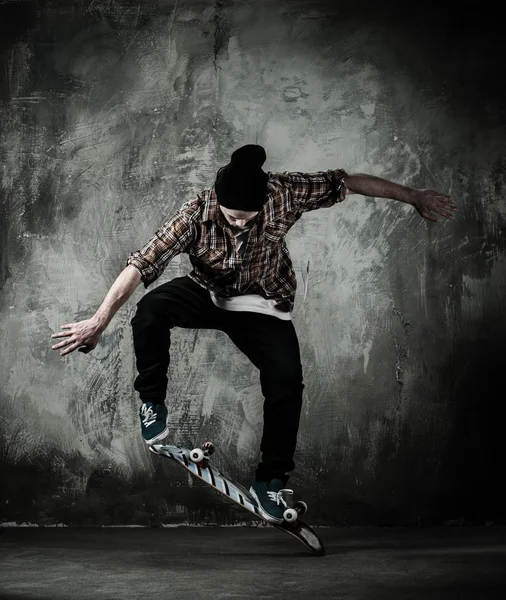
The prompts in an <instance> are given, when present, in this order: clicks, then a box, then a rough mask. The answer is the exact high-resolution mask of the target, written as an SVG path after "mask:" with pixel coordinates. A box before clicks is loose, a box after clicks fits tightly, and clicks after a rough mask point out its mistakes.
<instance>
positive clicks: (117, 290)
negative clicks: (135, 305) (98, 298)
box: [51, 265, 141, 356]
mask: <svg viewBox="0 0 506 600" xmlns="http://www.w3.org/2000/svg"><path fill="white" fill-rule="evenodd" d="M140 282H141V274H140V273H139V271H138V270H137V269H136V268H135V267H133V266H131V265H128V266H127V267H126V268H125V269H123V271H121V273H120V274H119V276H118V278H117V279H116V281H115V282H114V283H113V284H112V286H111V289H110V290H109V291H108V292H107V295H106V297H105V298H104V301H103V302H102V304H101V305H100V307H99V308H98V310H97V312H96V313H95V314H94V315H93V316H92V317H91V318H90V319H86V320H85V321H79V322H78V323H67V324H66V325H62V326H61V328H62V329H63V330H64V331H60V332H58V333H54V334H53V335H52V336H51V337H52V338H65V339H64V340H63V341H62V342H60V343H58V344H56V345H55V346H53V347H52V349H53V350H60V355H61V356H65V355H66V354H70V352H73V351H74V350H77V349H79V351H80V352H84V353H86V354H87V353H88V352H90V351H91V350H93V349H94V348H95V347H96V345H97V344H98V342H99V341H100V336H101V335H102V332H103V331H104V329H105V328H106V327H107V325H108V324H109V322H110V321H111V319H112V318H113V316H114V315H115V314H116V313H117V312H118V310H119V309H120V308H121V306H123V304H124V303H125V302H126V301H127V300H128V298H130V296H131V295H132V294H133V292H134V290H135V288H136V287H137V286H138V285H139V284H140Z"/></svg>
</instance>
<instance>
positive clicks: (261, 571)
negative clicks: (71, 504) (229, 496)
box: [0, 527, 506, 600]
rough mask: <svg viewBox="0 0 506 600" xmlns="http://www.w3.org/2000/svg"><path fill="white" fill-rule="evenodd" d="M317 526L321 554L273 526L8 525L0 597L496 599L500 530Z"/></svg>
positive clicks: (504, 575) (500, 582) (502, 549)
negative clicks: (92, 527)
mask: <svg viewBox="0 0 506 600" xmlns="http://www.w3.org/2000/svg"><path fill="white" fill-rule="evenodd" d="M317 531H318V533H319V534H320V536H321V538H322V540H323V542H324V544H325V547H326V550H327V554H326V556H324V557H317V556H315V555H312V554H311V553H309V552H308V551H307V550H306V549H305V548H304V546H302V545H301V544H300V543H299V542H298V541H297V540H294V539H292V538H291V537H289V536H287V535H285V534H283V533H282V532H279V531H277V530H276V529H273V528H271V527H258V528H247V527H230V528H221V527H220V528H215V527H206V528H204V527H199V528H193V527H180V528H179V527H178V528H166V529H137V528H136V529H131V528H128V529H123V528H121V529H67V528H8V529H5V530H4V531H3V533H2V535H0V598H1V600H21V599H25V598H26V599H28V598H30V599H32V598H33V599H41V600H42V599H44V600H60V599H67V598H68V599H72V600H81V599H85V598H86V599H88V598H89V599H90V600H91V599H93V600H98V599H101V598H107V599H111V600H112V599H118V600H119V599H121V600H128V599H135V600H142V599H144V598H146V599H147V598H149V599H152V598H157V599H175V600H200V599H204V598H205V599H206V600H208V599H221V598H227V599H234V598H238V599H253V598H254V599H255V600H258V599H265V600H270V599H272V598H289V599H311V600H320V599H323V598H339V599H340V600H348V599H349V600H356V599H367V600H369V599H371V600H373V599H374V600H382V599H388V600H395V599H403V600H410V599H417V600H418V599H424V600H425V599H428V600H439V599H441V600H442V599H444V600H449V599H453V598H458V599H459V600H468V599H471V598H473V599H476V600H489V599H492V598H493V599H497V600H499V599H501V600H504V599H505V598H506V527H481V528H477V527H461V528H433V529H429V528H428V529H355V528H351V529H339V528H338V529H326V528H322V529H318V530H317Z"/></svg>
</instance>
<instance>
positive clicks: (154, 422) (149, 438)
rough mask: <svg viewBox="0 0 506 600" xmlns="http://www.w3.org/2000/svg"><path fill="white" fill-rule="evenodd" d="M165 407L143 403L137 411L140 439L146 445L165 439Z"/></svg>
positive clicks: (167, 429)
mask: <svg viewBox="0 0 506 600" xmlns="http://www.w3.org/2000/svg"><path fill="white" fill-rule="evenodd" d="M167 413H168V411H167V407H166V406H165V404H153V403H152V402H143V403H142V406H141V407H140V409H139V417H140V419H141V431H142V437H143V438H144V441H145V442H146V444H154V443H155V442H158V441H160V440H162V439H163V438H164V437H167V434H168V433H169V428H168V427H167Z"/></svg>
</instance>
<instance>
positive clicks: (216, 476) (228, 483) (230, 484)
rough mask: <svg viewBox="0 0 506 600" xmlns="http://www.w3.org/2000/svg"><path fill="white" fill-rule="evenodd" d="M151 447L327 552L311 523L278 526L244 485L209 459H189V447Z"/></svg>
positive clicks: (318, 550)
mask: <svg viewBox="0 0 506 600" xmlns="http://www.w3.org/2000/svg"><path fill="white" fill-rule="evenodd" d="M149 450H150V451H151V452H152V453H153V454H158V455H160V456H165V457H166V458H170V459H171V460H172V461H174V462H175V463H177V464H179V465H181V466H182V467H183V468H184V469H186V470H187V471H189V472H190V473H191V474H192V475H194V476H195V477H197V478H198V479H200V480H201V481H203V482H204V483H206V484H207V485H209V486H210V487H212V488H214V489H215V490H216V491H217V492H218V493H219V494H221V495H222V496H225V498H228V499H229V500H231V501H232V502H234V503H235V504H237V505H238V506H240V507H241V508H244V509H246V510H248V511H249V512H250V513H252V514H253V515H254V516H256V517H257V518H259V519H261V520H262V521H264V522H265V523H267V524H269V525H272V526H274V527H276V528H277V529H280V530H282V531H284V532H286V533H288V534H290V535H292V536H293V537H295V538H297V539H298V540H299V541H300V542H302V543H303V544H304V546H306V548H308V549H309V550H311V551H312V552H314V553H315V554H317V555H318V556H323V555H324V554H325V549H324V547H323V544H322V542H321V540H320V538H319V537H318V536H317V535H316V533H315V532H314V531H313V530H312V529H311V527H309V525H307V524H306V523H304V522H303V521H301V520H300V519H297V520H296V521H294V522H291V523H289V522H286V521H283V523H280V524H279V525H278V524H277V523H271V522H270V521H268V520H267V519H265V518H264V517H263V516H262V515H261V514H260V511H259V509H258V503H257V501H256V500H255V499H254V498H253V497H252V495H251V494H250V492H249V491H248V490H247V489H246V488H245V487H243V486H242V485H240V484H238V483H236V482H235V481H233V480H232V479H230V477H227V476H226V475H224V474H223V473H222V472H221V471H220V470H219V469H217V468H216V467H215V466H213V465H212V464H209V461H208V460H205V461H203V462H201V463H195V462H193V461H192V460H191V458H190V454H191V451H190V450H189V449H188V448H182V447H179V446H166V445H163V444H154V445H152V446H149Z"/></svg>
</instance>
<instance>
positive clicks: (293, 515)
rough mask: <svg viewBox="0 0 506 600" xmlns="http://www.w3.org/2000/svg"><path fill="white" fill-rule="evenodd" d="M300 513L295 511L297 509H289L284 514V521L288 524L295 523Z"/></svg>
mask: <svg viewBox="0 0 506 600" xmlns="http://www.w3.org/2000/svg"><path fill="white" fill-rule="evenodd" d="M298 516H299V513H298V512H297V511H296V510H295V508H287V509H286V510H285V512H284V513H283V519H284V520H285V521H286V522H287V523H294V522H295V521H296V520H297V517H298Z"/></svg>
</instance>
